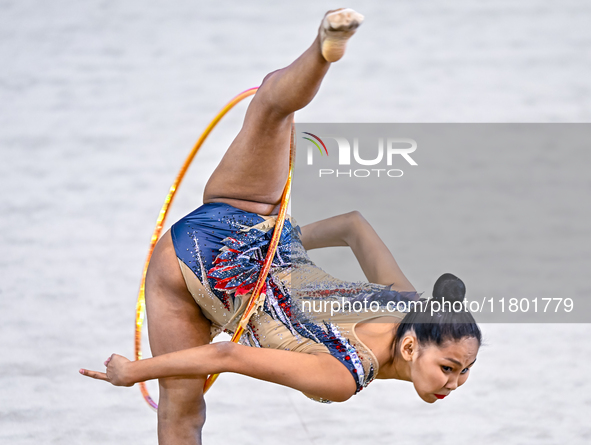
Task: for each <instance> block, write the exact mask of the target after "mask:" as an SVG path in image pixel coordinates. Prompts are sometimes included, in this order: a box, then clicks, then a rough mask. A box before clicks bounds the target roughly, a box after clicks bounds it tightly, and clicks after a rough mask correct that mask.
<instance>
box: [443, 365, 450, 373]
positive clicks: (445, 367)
mask: <svg viewBox="0 0 591 445" xmlns="http://www.w3.org/2000/svg"><path fill="white" fill-rule="evenodd" d="M441 369H442V370H443V372H451V371H452V369H451V366H442V367H441Z"/></svg>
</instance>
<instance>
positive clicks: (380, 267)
mask: <svg viewBox="0 0 591 445" xmlns="http://www.w3.org/2000/svg"><path fill="white" fill-rule="evenodd" d="M302 244H303V245H304V248H305V249H306V250H310V249H318V248H321V247H333V246H350V247H351V250H352V251H353V253H354V254H355V257H356V258H357V261H358V262H359V265H360V266H361V269H362V270H363V273H364V274H365V276H366V277H367V279H368V281H369V282H371V283H376V284H384V285H390V284H394V288H395V289H396V290H398V291H415V288H414V287H413V285H412V284H411V283H410V281H408V279H407V278H406V277H405V276H404V274H403V273H402V270H400V267H399V266H398V263H397V262H396V260H395V259H394V256H393V255H392V253H391V252H390V250H389V249H388V247H387V246H386V245H385V244H384V242H383V241H382V240H381V239H380V237H379V236H378V234H377V233H376V231H375V230H374V229H373V227H372V226H371V225H370V224H369V222H367V220H366V219H365V218H364V217H363V216H362V215H361V213H359V212H358V211H353V212H350V213H345V214H343V215H338V216H333V217H332V218H327V219H323V220H321V221H317V222H315V223H312V224H308V225H306V226H304V227H302Z"/></svg>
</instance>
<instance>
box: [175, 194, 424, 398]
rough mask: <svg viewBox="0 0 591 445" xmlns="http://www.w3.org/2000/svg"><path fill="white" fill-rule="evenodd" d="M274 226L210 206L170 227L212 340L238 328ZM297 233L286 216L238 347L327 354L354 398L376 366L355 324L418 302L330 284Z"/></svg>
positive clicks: (411, 296)
mask: <svg viewBox="0 0 591 445" xmlns="http://www.w3.org/2000/svg"><path fill="white" fill-rule="evenodd" d="M275 220H276V217H275V216H262V215H257V214H255V213H250V212H246V211H243V210H240V209H237V208H235V207H232V206H230V205H228V204H223V203H210V204H205V205H203V206H201V207H199V208H198V209H197V210H195V211H194V212H192V213H190V214H189V215H187V216H186V217H184V218H183V219H181V220H180V221H178V222H177V223H176V224H174V225H173V226H172V228H171V235H172V241H173V244H174V247H175V251H176V255H177V257H178V260H179V264H180V267H181V271H182V273H183V277H184V279H185V282H186V283H187V288H188V289H189V291H190V292H191V294H192V295H193V297H194V298H195V300H196V301H197V303H198V304H199V306H200V307H201V310H202V312H203V314H204V315H205V316H206V317H207V318H208V319H209V320H210V321H211V323H212V333H211V335H212V338H213V337H214V336H215V335H217V334H218V333H219V332H221V331H226V332H230V333H231V332H233V331H234V329H235V328H236V326H237V324H238V321H239V319H240V316H241V315H242V313H243V312H244V309H245V306H246V303H247V301H248V297H249V296H250V293H251V292H252V289H253V287H254V285H255V283H256V280H257V278H258V275H259V272H260V269H261V265H262V263H263V260H264V258H265V255H266V253H267V246H268V243H269V241H270V239H271V236H272V233H273V228H274V225H275ZM299 234H300V230H299V227H298V226H297V224H296V223H295V221H294V220H293V219H292V218H290V217H288V218H287V219H286V221H285V224H284V227H283V230H282V233H281V238H280V242H279V245H278V247H277V251H276V253H275V257H274V259H273V264H272V267H271V272H270V274H269V276H268V278H267V280H266V286H265V290H264V292H265V293H266V298H265V303H264V305H263V306H262V307H261V308H259V309H258V310H257V312H256V313H255V314H254V315H253V317H252V318H251V320H250V322H249V324H248V329H247V330H246V332H245V334H243V336H242V338H241V340H240V341H241V343H243V344H248V345H251V346H256V347H263V348H274V349H284V350H289V351H296V352H304V353H329V354H331V355H333V356H334V357H336V358H337V359H338V360H339V361H340V362H341V363H343V365H345V366H346V367H347V369H348V370H349V371H350V372H351V375H352V376H353V378H354V379H355V382H356V384H357V392H359V391H360V390H361V389H363V388H364V387H365V386H367V385H368V384H369V383H370V382H371V381H372V380H373V379H374V377H375V376H376V375H377V373H378V367H379V364H378V361H377V359H376V357H375V356H374V354H373V353H372V352H371V350H370V349H369V348H368V347H366V346H365V345H364V344H363V343H362V342H361V341H360V340H359V338H358V337H357V335H356V334H355V325H356V324H357V323H359V322H362V321H367V320H369V319H372V318H378V317H382V316H384V315H387V316H391V317H395V318H396V319H397V320H400V319H402V318H403V317H404V315H405V314H404V313H401V312H397V311H392V309H391V306H392V304H393V303H397V302H401V301H409V300H416V299H417V298H418V295H417V294H416V293H414V292H412V293H405V292H403V293H399V292H396V291H393V290H390V288H389V286H383V285H378V284H371V283H362V282H347V281H342V280H338V279H335V278H334V277H332V276H330V275H329V274H327V273H326V272H324V271H323V270H322V269H320V268H319V267H317V266H316V265H315V264H314V263H313V262H312V261H311V260H310V258H309V257H308V255H307V253H306V250H305V249H304V247H303V246H302V243H301V240H300V236H299ZM200 284H203V286H201V285H200ZM204 288H205V292H204V291H203V289H204ZM389 302H390V305H389V306H388V310H386V306H387V305H388V303H389ZM347 304H348V306H347ZM368 308H371V310H370V309H368ZM335 309H342V310H335ZM315 400H319V401H324V400H320V399H315Z"/></svg>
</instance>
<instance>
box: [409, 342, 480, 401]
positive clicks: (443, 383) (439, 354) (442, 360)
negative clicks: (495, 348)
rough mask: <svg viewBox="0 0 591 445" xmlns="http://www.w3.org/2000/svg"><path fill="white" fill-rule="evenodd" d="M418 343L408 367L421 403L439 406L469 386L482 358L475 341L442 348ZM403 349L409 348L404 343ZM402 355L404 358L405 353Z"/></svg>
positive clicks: (410, 357)
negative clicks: (475, 367) (469, 380)
mask: <svg viewBox="0 0 591 445" xmlns="http://www.w3.org/2000/svg"><path fill="white" fill-rule="evenodd" d="M413 337H414V336H413ZM414 341H415V344H414V345H415V346H414V347H415V350H414V351H410V352H411V353H410V354H408V358H409V361H408V363H409V367H410V377H411V380H412V382H413V384H414V387H415V390H416V391H417V394H418V395H419V397H420V398H421V399H423V400H424V401H425V402H427V403H433V402H436V401H437V400H441V399H443V398H444V397H446V396H448V395H449V394H450V393H451V392H452V391H453V390H455V389H457V388H458V387H460V386H462V385H463V384H464V383H466V380H468V376H469V375H470V368H471V367H472V365H473V364H474V362H475V361H476V355H477V354H478V347H479V344H478V341H477V340H476V339H475V338H473V337H464V338H462V339H461V340H450V341H448V342H445V343H443V344H442V345H441V346H437V345H435V344H426V345H417V343H416V338H415V339H414ZM401 346H402V348H404V347H405V343H404V341H403V342H402V344H401ZM406 346H407V347H408V346H409V345H408V344H406ZM417 346H418V348H417ZM402 352H403V355H404V354H405V352H404V350H403V351H402ZM406 352H407V353H408V352H409V351H406Z"/></svg>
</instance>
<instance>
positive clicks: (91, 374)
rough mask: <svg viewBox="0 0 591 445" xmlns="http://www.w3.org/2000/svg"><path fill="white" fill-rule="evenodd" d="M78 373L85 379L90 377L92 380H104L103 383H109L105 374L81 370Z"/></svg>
mask: <svg viewBox="0 0 591 445" xmlns="http://www.w3.org/2000/svg"><path fill="white" fill-rule="evenodd" d="M79 372H80V374H82V375H85V376H86V377H90V378H92V379H97V380H104V381H105V382H108V381H109V379H108V378H107V374H105V373H104V372H98V371H90V370H88V369H81V370H80V371H79Z"/></svg>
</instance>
